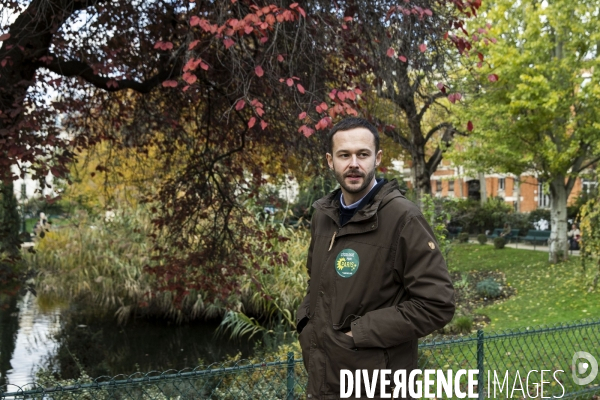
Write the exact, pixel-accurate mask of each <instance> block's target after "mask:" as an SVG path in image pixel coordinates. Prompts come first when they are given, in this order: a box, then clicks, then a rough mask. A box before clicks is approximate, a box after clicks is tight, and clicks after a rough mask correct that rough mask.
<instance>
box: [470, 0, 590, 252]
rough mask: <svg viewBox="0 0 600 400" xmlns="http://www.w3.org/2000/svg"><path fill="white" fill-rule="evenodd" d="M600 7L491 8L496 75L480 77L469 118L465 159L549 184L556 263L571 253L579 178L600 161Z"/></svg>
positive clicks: (500, 4)
mask: <svg viewBox="0 0 600 400" xmlns="http://www.w3.org/2000/svg"><path fill="white" fill-rule="evenodd" d="M599 9H600V1H598V0H584V1H578V2H572V1H568V0H553V1H541V0H540V1H528V2H519V3H515V2H513V1H508V0H497V1H495V2H492V3H490V4H489V5H488V7H487V10H486V12H485V14H484V17H483V18H484V19H485V20H490V21H496V23H495V24H494V26H493V27H492V28H491V31H492V33H493V34H494V35H496V36H497V37H498V43H497V44H496V45H495V46H492V47H487V48H483V47H482V48H481V51H482V52H485V53H486V60H487V61H488V62H489V63H490V64H491V65H492V66H493V69H494V72H495V73H494V74H491V75H487V74H479V75H474V79H475V80H476V82H477V83H478V90H477V91H476V92H475V93H471V94H470V96H469V99H468V105H469V106H468V107H466V109H465V110H464V111H465V112H464V115H463V117H464V118H465V120H466V119H472V120H473V122H474V123H475V128H474V131H473V134H472V135H471V137H470V138H468V139H467V140H465V141H464V142H463V145H464V152H463V153H462V155H461V158H462V159H463V160H465V161H466V162H467V161H468V162H470V163H471V165H473V164H476V165H477V166H478V167H480V168H484V167H485V168H488V169H493V170H496V171H501V172H510V173H513V174H515V175H517V176H519V175H520V174H522V173H525V172H527V173H532V174H535V175H537V177H538V180H540V181H541V182H543V183H544V187H545V190H547V191H548V193H549V194H550V198H551V219H552V221H551V227H552V228H551V229H552V233H551V238H550V242H551V243H550V259H551V260H552V261H554V262H556V261H557V260H558V259H560V258H566V257H567V254H568V251H567V249H568V247H567V199H568V197H569V194H570V193H571V191H572V189H573V186H574V184H575V180H576V179H577V177H578V176H579V175H580V174H581V173H582V171H584V170H585V169H586V168H588V167H589V166H590V165H593V163H594V162H595V161H597V160H598V157H599V156H600V154H599V153H598V150H599V149H598V146H597V145H596V144H597V143H598V141H599V140H600V129H599V127H598V121H599V120H600V114H599V110H600V91H599V87H600V86H599V79H600V76H599V75H598V67H599V65H598V63H599V61H600V46H599V45H598V43H600V36H599V33H598V30H597V29H596V28H597V22H596V20H595V19H594V18H590V16H591V15H595V14H596V13H597V12H598V10H599ZM498 78H499V80H498ZM496 80H498V81H497V82H496ZM540 195H541V193H540Z"/></svg>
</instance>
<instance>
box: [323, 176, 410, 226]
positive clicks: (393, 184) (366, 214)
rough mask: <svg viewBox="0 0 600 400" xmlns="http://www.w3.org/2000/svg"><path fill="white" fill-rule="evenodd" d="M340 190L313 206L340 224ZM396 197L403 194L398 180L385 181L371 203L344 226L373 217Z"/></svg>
mask: <svg viewBox="0 0 600 400" xmlns="http://www.w3.org/2000/svg"><path fill="white" fill-rule="evenodd" d="M340 191H341V189H339V188H338V189H336V190H334V191H333V192H331V193H329V194H328V195H326V196H325V197H323V198H321V199H319V200H317V201H315V202H314V203H313V207H314V208H315V209H317V210H320V211H322V212H323V213H324V214H325V215H327V216H328V217H330V218H331V219H333V220H334V221H335V223H336V224H337V225H338V226H339V223H340V221H339V220H340V217H339V210H340ZM396 197H403V196H402V194H401V193H400V188H399V186H398V182H397V181H396V180H395V179H394V180H392V181H390V182H387V183H385V184H384V185H383V187H382V188H381V189H380V190H379V192H378V193H377V194H376V195H375V197H373V200H371V202H370V203H369V204H367V205H366V206H365V207H363V208H362V209H361V210H359V211H358V212H357V213H356V214H354V216H353V217H352V219H351V220H350V221H349V222H348V224H347V225H344V227H347V226H348V225H351V224H352V223H353V222H361V221H365V220H369V219H371V218H372V217H373V216H375V215H376V214H377V210H379V208H380V207H383V206H385V205H386V204H387V203H389V202H390V201H391V200H392V199H394V198H396ZM349 228H350V227H349ZM350 229H351V228H350Z"/></svg>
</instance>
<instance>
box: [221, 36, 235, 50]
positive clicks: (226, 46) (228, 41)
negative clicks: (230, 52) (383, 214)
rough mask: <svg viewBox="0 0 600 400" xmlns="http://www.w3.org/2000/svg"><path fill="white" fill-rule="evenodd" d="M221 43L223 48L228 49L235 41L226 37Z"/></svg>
mask: <svg viewBox="0 0 600 400" xmlns="http://www.w3.org/2000/svg"><path fill="white" fill-rule="evenodd" d="M223 44H224V45H225V48H226V49H228V48H230V47H231V46H233V45H234V44H235V42H234V41H233V40H231V39H230V38H227V39H225V40H223Z"/></svg>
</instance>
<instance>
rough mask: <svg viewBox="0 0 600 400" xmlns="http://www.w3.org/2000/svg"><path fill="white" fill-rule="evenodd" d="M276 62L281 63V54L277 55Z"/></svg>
mask: <svg viewBox="0 0 600 400" xmlns="http://www.w3.org/2000/svg"><path fill="white" fill-rule="evenodd" d="M277 61H279V62H282V61H283V56H282V55H281V54H279V55H278V56H277Z"/></svg>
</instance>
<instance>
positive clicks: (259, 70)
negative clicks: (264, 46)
mask: <svg viewBox="0 0 600 400" xmlns="http://www.w3.org/2000/svg"><path fill="white" fill-rule="evenodd" d="M254 73H255V74H256V76H258V77H259V78H260V77H261V76H263V75H264V74H265V71H263V69H262V67H261V66H260V65H257V66H256V67H255V68H254Z"/></svg>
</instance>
